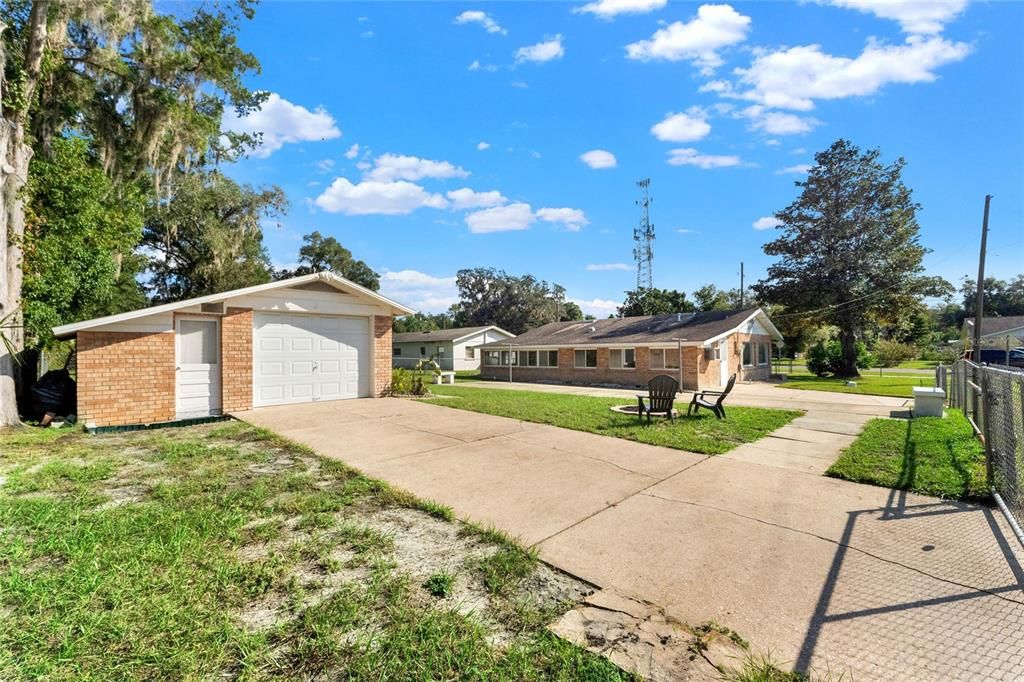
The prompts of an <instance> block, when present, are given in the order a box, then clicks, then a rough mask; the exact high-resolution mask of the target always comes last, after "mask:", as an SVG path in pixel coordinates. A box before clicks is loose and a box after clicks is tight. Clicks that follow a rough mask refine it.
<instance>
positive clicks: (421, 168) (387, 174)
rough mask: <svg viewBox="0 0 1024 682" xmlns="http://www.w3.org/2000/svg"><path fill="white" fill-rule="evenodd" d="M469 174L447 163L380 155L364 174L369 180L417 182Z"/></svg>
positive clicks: (461, 176) (396, 155)
mask: <svg viewBox="0 0 1024 682" xmlns="http://www.w3.org/2000/svg"><path fill="white" fill-rule="evenodd" d="M467 175H469V172H468V171H466V170H464V169H462V168H460V167H459V166H456V165H453V164H451V163H449V162H447V161H431V160H430V159H421V158H419V157H417V156H403V155H401V154H381V155H380V156H378V157H377V158H376V159H374V162H373V170H371V171H370V172H369V173H367V174H366V177H367V178H369V179H370V180H380V181H382V182H387V181H390V180H419V179H421V178H442V179H443V178H464V177H466V176H467Z"/></svg>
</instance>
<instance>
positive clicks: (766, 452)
mask: <svg viewBox="0 0 1024 682" xmlns="http://www.w3.org/2000/svg"><path fill="white" fill-rule="evenodd" d="M763 440H774V441H777V442H779V443H783V444H789V445H794V444H800V445H805V446H806V445H814V444H813V443H798V441H792V440H782V439H779V438H774V439H772V438H766V439H763ZM791 450H792V448H783V449H770V448H767V449H766V448H765V447H764V446H763V445H761V442H760V441H759V442H757V443H748V444H746V445H741V446H739V447H738V448H735V449H733V450H730V451H729V452H727V453H726V454H724V455H720V457H725V458H727V459H735V460H740V461H743V462H750V463H751V464H762V465H770V466H774V467H779V468H783V469H791V470H793V471H801V472H803V473H806V474H814V475H821V474H824V473H825V472H826V471H828V468H829V467H830V466H832V462H833V459H834V458H833V457H829V456H822V455H821V454H820V453H817V454H804V453H800V452H793V451H791Z"/></svg>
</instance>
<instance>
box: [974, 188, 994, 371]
mask: <svg viewBox="0 0 1024 682" xmlns="http://www.w3.org/2000/svg"><path fill="white" fill-rule="evenodd" d="M990 203H992V195H991V194H986V195H985V217H984V218H982V219H981V253H980V254H978V293H977V295H976V297H975V301H974V352H973V353H972V354H971V355H972V357H973V359H974V361H975V362H981V320H982V318H983V317H984V315H985V301H984V296H985V248H986V244H987V243H988V206H989V204H990Z"/></svg>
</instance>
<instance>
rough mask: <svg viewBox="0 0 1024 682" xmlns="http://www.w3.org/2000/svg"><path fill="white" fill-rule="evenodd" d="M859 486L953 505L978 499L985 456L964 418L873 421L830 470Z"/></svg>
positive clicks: (952, 414)
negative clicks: (942, 499) (868, 485)
mask: <svg viewBox="0 0 1024 682" xmlns="http://www.w3.org/2000/svg"><path fill="white" fill-rule="evenodd" d="M828 475H830V476H835V477H837V478H845V479H848V480H851V481H858V482H860V483H872V484H874V485H881V486H885V487H888V488H898V489H900V490H910V491H913V492H916V493H922V494H925V495H935V496H937V497H945V498H954V499H966V500H974V499H982V498H985V497H987V496H988V490H987V488H986V485H985V452H984V448H983V447H982V445H981V443H980V442H979V441H978V439H977V438H975V437H974V432H973V430H972V429H971V425H970V423H969V422H968V421H967V420H966V419H965V418H964V416H963V415H962V414H961V413H960V412H958V411H956V410H950V411H948V412H947V413H946V418H945V419H939V418H938V417H922V418H920V419H911V420H896V419H873V420H871V421H870V422H868V425H867V427H866V428H865V429H864V432H863V433H861V435H860V436H859V437H858V438H857V440H855V441H854V442H853V444H851V445H850V447H848V448H847V449H846V450H844V451H843V454H842V455H841V456H840V457H839V459H838V460H836V463H835V464H833V465H832V467H831V468H830V469H829V470H828Z"/></svg>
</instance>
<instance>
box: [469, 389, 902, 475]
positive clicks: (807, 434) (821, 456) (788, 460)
mask: <svg viewBox="0 0 1024 682" xmlns="http://www.w3.org/2000/svg"><path fill="white" fill-rule="evenodd" d="M459 385H460V386H467V387H469V388H495V389H501V390H519V391H538V392H541V393H564V394H570V395H588V396H594V397H599V398H622V399H623V400H626V399H629V400H631V401H632V400H634V399H635V396H636V393H637V391H636V390H624V389H617V388H600V387H592V386H568V385H564V384H531V383H525V382H512V383H508V382H499V381H473V382H460V384H459ZM807 393H808V391H798V390H785V389H780V388H778V387H776V386H774V385H771V384H764V383H751V384H737V385H736V387H735V388H734V389H733V392H732V393H731V394H730V395H729V398H728V401H727V402H726V410H728V408H729V406H730V405H738V406H745V407H767V408H776V409H791V410H804V411H805V412H806V414H804V415H803V416H802V417H797V418H796V419H794V420H793V421H792V422H790V423H789V424H788V425H787V426H785V427H783V428H782V429H779V430H777V431H775V432H773V433H772V434H770V435H769V436H768V437H766V438H762V439H760V440H758V441H756V442H754V443H747V444H744V445H741V446H739V447H737V448H735V449H734V450H731V451H730V452H728V453H726V454H725V455H722V456H723V457H728V458H730V459H738V460H743V461H746V462H751V463H754V464H763V465H766V466H774V467H780V468H783V469H793V470H796V471H803V472H806V473H811V474H823V473H825V471H826V470H827V469H828V468H829V467H830V466H832V463H833V462H835V461H836V459H837V458H838V457H839V453H840V452H842V451H843V449H844V448H845V447H846V446H848V445H849V444H850V443H852V442H853V441H854V440H855V439H856V437H857V435H858V434H859V433H860V432H861V431H862V430H863V429H864V425H865V424H866V423H867V422H868V421H869V420H871V419H874V418H877V417H890V416H903V415H905V414H906V410H907V407H906V405H907V403H908V402H910V401H908V400H905V399H903V398H887V397H884V396H865V395H849V394H846V393H824V392H822V393H821V395H820V396H819V395H807ZM692 397H693V393H691V392H683V393H682V394H681V395H680V397H679V400H678V401H677V405H678V406H680V407H684V406H685V405H687V404H688V403H689V402H690V398H692Z"/></svg>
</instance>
